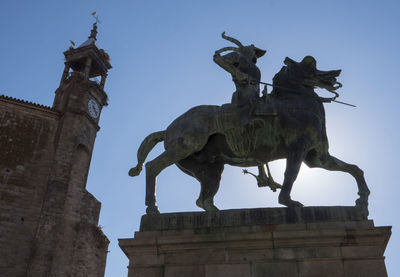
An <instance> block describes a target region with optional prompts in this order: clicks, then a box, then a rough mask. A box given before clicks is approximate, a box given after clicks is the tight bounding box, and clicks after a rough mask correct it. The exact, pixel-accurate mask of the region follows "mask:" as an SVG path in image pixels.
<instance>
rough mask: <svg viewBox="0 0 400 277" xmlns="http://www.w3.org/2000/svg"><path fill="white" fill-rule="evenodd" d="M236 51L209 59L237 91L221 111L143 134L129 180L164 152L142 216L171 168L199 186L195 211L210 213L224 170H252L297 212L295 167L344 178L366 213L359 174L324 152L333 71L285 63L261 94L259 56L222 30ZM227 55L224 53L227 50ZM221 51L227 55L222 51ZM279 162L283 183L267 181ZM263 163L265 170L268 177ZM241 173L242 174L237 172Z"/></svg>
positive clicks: (187, 116)
mask: <svg viewBox="0 0 400 277" xmlns="http://www.w3.org/2000/svg"><path fill="white" fill-rule="evenodd" d="M222 37H223V38H224V39H226V40H228V41H230V42H232V43H234V44H236V46H235V47H224V48H222V49H220V50H218V51H216V52H215V54H214V58H213V59H214V62H215V63H216V64H218V65H219V66H220V67H221V68H223V69H224V70H226V71H227V72H228V73H230V74H231V76H232V80H233V82H234V83H235V87H236V91H235V92H234V93H233V96H232V101H231V103H228V104H224V105H222V106H213V105H201V106H197V107H194V108H191V109H190V110H188V111H187V112H186V113H184V114H182V115H181V116H179V117H178V118H177V119H175V120H174V121H173V122H172V123H171V124H170V125H169V126H168V127H167V129H166V130H163V131H159V132H155V133H152V134H150V135H148V136H147V137H146V138H145V139H144V140H143V142H142V144H141V145H140V147H139V150H138V152H137V159H138V164H137V165H136V167H134V168H131V169H130V171H129V175H130V176H137V175H139V174H140V172H141V170H142V168H143V164H144V162H145V159H146V157H147V155H148V153H149V152H150V151H151V150H152V149H153V147H154V146H155V145H156V144H157V143H159V142H161V141H164V148H165V151H164V152H163V153H162V154H161V155H159V156H158V157H156V158H155V159H153V160H152V161H149V162H147V163H146V165H145V167H146V202H145V203H146V206H147V209H146V213H147V214H156V213H159V210H158V207H157V205H156V196H155V188H156V177H157V175H158V174H159V173H160V172H161V171H162V170H163V169H165V168H166V167H168V166H170V165H172V164H176V165H177V166H178V167H179V168H180V169H181V170H182V171H183V172H185V173H186V174H188V175H190V176H192V177H194V178H196V179H197V180H198V181H199V182H200V184H201V191H200V196H199V198H198V199H197V201H196V204H197V206H199V207H200V208H202V209H204V210H206V211H217V210H218V208H217V207H216V206H215V205H214V196H215V194H216V193H217V191H218V188H219V184H220V180H221V174H222V171H223V170H224V165H225V164H229V165H232V166H240V167H250V166H257V167H258V169H259V175H258V176H256V175H254V174H252V175H254V176H255V177H256V178H257V181H258V185H259V186H269V187H270V188H271V189H272V190H273V191H276V189H281V191H280V193H279V203H280V204H282V205H284V206H287V207H302V206H303V204H301V203H300V202H298V201H295V200H293V199H292V198H291V196H290V193H291V190H292V187H293V183H294V181H295V180H296V178H297V175H298V173H299V170H300V165H301V163H302V162H304V163H305V164H306V165H307V166H309V167H319V168H324V169H327V170H333V171H343V172H347V173H349V174H351V175H352V176H353V177H354V178H355V180H356V182H357V186H358V195H359V198H358V199H357V200H356V206H359V207H360V208H361V209H362V211H363V212H364V214H366V215H368V196H369V193H370V192H369V189H368V187H367V184H366V182H365V179H364V173H363V171H362V170H361V169H360V168H358V166H356V165H352V164H348V163H345V162H343V161H341V160H339V159H338V158H336V157H334V156H332V155H330V153H329V151H328V148H329V147H328V138H327V135H326V127H325V110H324V106H323V103H324V102H331V101H335V98H336V97H337V96H338V94H337V93H336V91H335V90H336V89H338V88H339V87H341V84H340V83H339V82H338V81H337V80H336V78H337V77H338V76H339V74H340V72H341V71H340V70H330V71H321V70H318V69H317V67H316V61H315V59H314V58H313V57H311V56H306V57H305V58H304V59H303V60H302V61H301V62H296V61H294V60H292V59H290V58H286V59H285V60H284V64H285V65H284V66H283V67H282V69H281V70H280V71H279V72H278V73H277V74H276V75H275V76H274V78H273V84H272V86H273V90H272V91H271V93H270V94H268V93H267V92H266V89H264V90H263V92H262V96H261V97H260V83H261V73H260V70H259V69H258V67H257V66H256V62H257V59H259V58H260V57H262V56H263V55H264V54H265V53H266V51H265V50H262V49H259V48H257V47H255V46H254V45H249V46H244V45H242V43H240V41H238V40H236V39H234V38H232V37H228V36H226V35H225V33H222ZM226 52H228V53H226ZM223 53H226V54H223ZM315 88H322V89H326V90H328V91H330V92H332V93H334V94H335V95H336V97H332V98H323V97H319V96H318V95H317V94H316V93H315V91H314V89H315ZM278 159H286V170H285V175H284V180H283V184H282V185H279V184H277V183H276V182H274V181H273V179H272V177H271V175H270V173H269V168H268V162H270V161H274V160H278ZM264 165H267V170H268V175H267V173H266V172H265V168H264ZM244 173H249V172H248V171H247V170H244Z"/></svg>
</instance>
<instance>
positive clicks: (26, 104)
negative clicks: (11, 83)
mask: <svg viewBox="0 0 400 277" xmlns="http://www.w3.org/2000/svg"><path fill="white" fill-rule="evenodd" d="M0 101H2V102H6V103H11V104H16V105H19V106H22V107H26V108H30V109H34V110H39V111H42V112H46V113H51V114H53V115H57V116H59V115H60V113H59V112H58V111H56V110H54V109H53V108H51V107H49V106H45V105H41V104H37V103H33V102H30V101H26V100H22V99H17V98H14V97H11V96H7V95H4V94H1V95H0Z"/></svg>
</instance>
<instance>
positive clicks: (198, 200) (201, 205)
mask: <svg viewBox="0 0 400 277" xmlns="http://www.w3.org/2000/svg"><path fill="white" fill-rule="evenodd" d="M196 206H197V207H199V208H202V209H203V210H204V206H203V201H201V200H200V199H197V201H196Z"/></svg>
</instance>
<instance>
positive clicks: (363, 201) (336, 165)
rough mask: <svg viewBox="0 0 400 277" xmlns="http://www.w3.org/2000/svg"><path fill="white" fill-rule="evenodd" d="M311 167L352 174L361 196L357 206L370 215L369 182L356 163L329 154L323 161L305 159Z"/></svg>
mask: <svg viewBox="0 0 400 277" xmlns="http://www.w3.org/2000/svg"><path fill="white" fill-rule="evenodd" d="M304 162H305V163H306V164H307V165H308V166H309V167H321V168H324V169H327V170H331V171H342V172H347V173H349V174H351V175H352V176H353V177H354V179H356V182H357V186H358V195H359V196H360V197H359V198H358V199H357V200H356V206H359V207H361V208H362V209H363V211H364V214H365V215H366V216H368V196H369V193H370V191H369V189H368V186H367V183H366V182H365V179H364V172H363V171H362V170H361V169H360V168H359V167H358V166H356V165H354V164H348V163H345V162H343V161H341V160H339V159H338V158H335V157H334V156H331V155H329V154H328V155H327V158H326V159H324V160H323V161H320V160H319V159H318V162H316V161H315V160H307V159H306V160H305V161H304Z"/></svg>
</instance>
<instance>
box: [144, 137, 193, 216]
mask: <svg viewBox="0 0 400 277" xmlns="http://www.w3.org/2000/svg"><path fill="white" fill-rule="evenodd" d="M191 153H192V150H191V149H190V148H188V147H185V146H184V145H181V144H179V145H176V146H174V147H170V148H168V150H165V152H164V153H162V154H161V155H160V156H158V157H157V158H155V159H154V160H152V161H150V162H148V163H146V206H147V209H146V213H147V214H151V213H159V211H158V208H157V205H156V193H155V191H156V177H157V175H158V174H160V172H161V171H162V170H163V169H165V168H166V167H168V166H170V165H172V164H174V163H176V162H178V161H179V160H181V159H184V158H186V157H187V156H189V155H190V154H191Z"/></svg>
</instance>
